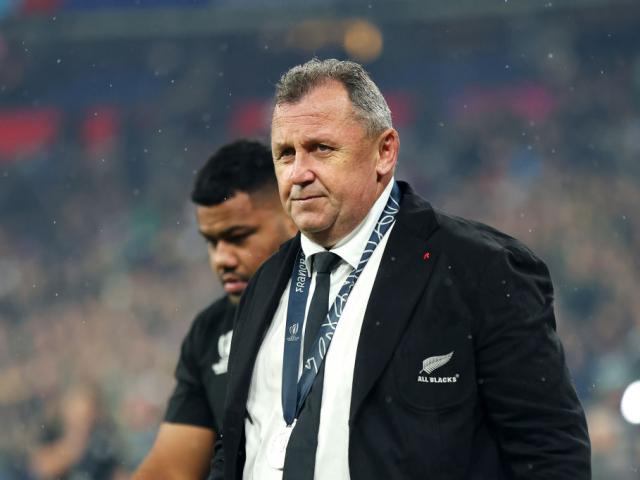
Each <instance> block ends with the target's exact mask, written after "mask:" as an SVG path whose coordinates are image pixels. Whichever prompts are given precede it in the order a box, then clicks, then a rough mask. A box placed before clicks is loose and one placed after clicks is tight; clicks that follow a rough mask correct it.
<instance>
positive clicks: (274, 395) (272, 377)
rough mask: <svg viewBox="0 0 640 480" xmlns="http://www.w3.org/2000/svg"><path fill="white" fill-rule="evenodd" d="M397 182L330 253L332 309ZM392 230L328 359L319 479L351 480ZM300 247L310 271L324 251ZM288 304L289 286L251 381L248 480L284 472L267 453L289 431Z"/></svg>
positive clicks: (276, 479)
mask: <svg viewBox="0 0 640 480" xmlns="http://www.w3.org/2000/svg"><path fill="white" fill-rule="evenodd" d="M393 183H394V180H393V179H392V180H391V182H389V185H387V187H386V188H385V190H384V191H383V192H382V194H381V195H380V197H379V198H378V199H377V200H376V202H375V203H374V205H373V207H372V208H371V210H370V211H369V213H368V214H367V216H366V217H365V218H364V220H363V221H362V222H361V223H360V225H358V227H356V228H355V229H354V230H353V231H352V232H351V233H350V234H349V235H347V236H346V237H345V238H343V239H342V240H341V241H340V242H338V244H336V246H335V247H333V248H332V249H331V252H333V253H335V254H336V255H338V256H340V258H341V261H340V262H339V264H338V266H337V267H336V268H335V269H334V270H333V272H332V273H331V287H330V290H329V304H330V305H331V304H333V300H334V299H335V297H336V295H337V294H338V291H339V290H340V288H341V287H342V284H343V283H344V281H345V280H346V279H347V276H348V275H349V274H350V273H351V271H352V270H354V269H355V268H356V266H357V264H358V262H359V261H360V257H361V255H362V252H363V250H364V248H365V245H366V243H367V241H368V240H369V237H370V236H371V232H373V229H374V227H375V226H376V223H377V222H378V219H379V217H380V215H381V213H382V211H383V210H384V207H385V205H386V203H387V200H388V199H389V195H390V194H391V189H392V187H393ZM392 229H393V226H392V227H391V228H390V229H389V230H388V231H387V233H386V234H385V236H384V237H383V238H382V240H381V241H380V244H379V245H378V247H377V248H376V250H375V251H374V253H373V255H372V256H371V258H370V259H369V262H368V263H367V266H366V267H365V268H364V270H363V271H362V273H361V274H360V278H359V279H358V281H357V282H356V284H355V286H354V287H353V289H352V291H351V295H350V296H349V300H348V301H347V304H346V306H345V308H344V310H343V313H342V316H341V318H340V322H339V323H338V326H337V327H336V330H335V332H334V335H333V340H332V341H331V345H330V347H329V351H328V353H327V355H326V357H325V359H324V361H325V362H326V365H325V372H324V385H323V391H322V407H321V410H320V425H319V430H318V448H317V451H316V466H315V479H316V480H342V479H344V480H348V479H349V425H348V421H349V408H350V405H351V387H352V383H353V370H354V366H355V359H356V350H357V347H358V339H359V338H360V329H361V327H362V321H363V319H364V314H365V311H366V308H367V303H368V302H369V295H370V294H371V289H372V288H373V283H374V281H375V278H376V274H377V272H378V268H379V266H380V260H381V259H382V254H383V252H384V249H385V246H386V244H387V239H388V238H389V235H390V233H391V230H392ZM301 244H302V250H303V251H304V254H305V256H306V262H307V268H308V269H309V271H311V267H312V264H313V260H312V257H313V255H314V254H315V253H318V252H322V251H325V249H324V248H323V247H322V246H321V245H318V244H316V243H314V242H313V241H312V240H310V239H309V238H307V237H306V236H305V235H304V234H303V235H302V236H301ZM314 289H315V273H314V274H313V276H312V279H311V285H310V288H309V297H308V299H307V306H306V312H308V309H309V305H310V303H311V298H312V297H313V291H314ZM288 299H289V283H287V287H286V289H285V290H284V292H283V293H282V296H281V297H280V303H279V304H278V308H277V310H276V312H275V314H274V316H273V321H272V322H271V325H270V327H269V329H268V330H267V333H266V335H265V337H264V340H263V342H262V345H261V347H260V350H259V351H258V355H257V357H256V363H255V367H254V369H253V374H252V377H251V385H250V387H249V395H248V398H247V413H248V417H247V419H246V420H245V437H246V446H245V450H246V455H247V456H246V462H245V466H244V472H243V479H244V480H281V479H282V470H277V469H274V468H272V467H271V466H270V465H269V463H268V461H267V449H268V448H269V445H270V441H271V438H272V437H273V436H274V435H276V434H277V433H278V432H281V431H282V429H283V428H285V427H286V423H285V421H284V417H283V413H282V400H281V399H282V390H281V389H282V355H283V350H284V337H285V324H286V317H287V304H288ZM305 317H306V313H305ZM300 356H301V359H300V365H299V373H298V376H300V375H301V373H302V349H301V353H300ZM294 428H295V426H294Z"/></svg>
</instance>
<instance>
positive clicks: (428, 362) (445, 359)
mask: <svg viewBox="0 0 640 480" xmlns="http://www.w3.org/2000/svg"><path fill="white" fill-rule="evenodd" d="M451 357H453V352H449V353H447V354H446V355H436V356H435V357H429V358H425V359H424V360H423V361H422V370H420V373H422V372H425V373H426V374H427V375H430V374H432V373H433V372H434V371H435V370H437V369H438V368H440V367H442V366H444V365H446V364H447V363H449V360H451Z"/></svg>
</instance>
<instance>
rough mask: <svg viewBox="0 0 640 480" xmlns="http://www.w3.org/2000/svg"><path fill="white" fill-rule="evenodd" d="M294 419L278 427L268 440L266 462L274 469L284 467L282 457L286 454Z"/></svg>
mask: <svg viewBox="0 0 640 480" xmlns="http://www.w3.org/2000/svg"><path fill="white" fill-rule="evenodd" d="M295 424H296V421H295V420H294V422H293V423H292V424H291V425H287V426H285V427H282V428H280V429H279V430H278V431H277V432H276V433H275V434H274V435H273V436H272V437H271V439H270V440H269V446H268V448H267V462H268V463H269V466H270V467H271V468H274V469H276V470H282V469H284V459H285V457H286V454H287V445H288V444H289V438H290V437H291V432H293V427H294V426H295Z"/></svg>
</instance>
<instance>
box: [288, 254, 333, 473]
mask: <svg viewBox="0 0 640 480" xmlns="http://www.w3.org/2000/svg"><path fill="white" fill-rule="evenodd" d="M339 260H340V257H339V256H338V255H336V254H335V253H331V252H321V253H316V254H315V255H314V256H313V270H314V271H315V272H316V287H315V290H314V291H313V297H312V298H311V305H309V313H308V314H307V321H306V327H305V333H304V355H303V359H305V358H307V356H309V350H310V349H311V347H312V345H313V341H314V340H315V339H316V337H317V336H318V331H319V330H320V326H321V325H322V323H323V322H324V320H325V318H326V316H327V312H328V310H329V288H330V286H331V281H330V280H331V279H330V277H331V271H332V270H333V268H334V267H335V266H336V265H337V263H338V261H339ZM303 361H304V360H303ZM323 381H324V362H322V366H321V367H320V370H319V371H318V375H317V376H316V379H315V381H314V382H313V387H311V391H310V392H309V396H308V397H307V400H306V401H305V403H304V406H303V407H302V410H301V411H300V415H299V417H298V421H297V422H296V426H295V428H294V429H293V432H292V434H291V438H290V440H289V445H288V446H287V454H286V457H285V463H284V471H283V472H282V479H283V480H313V472H314V469H315V463H316V448H317V446H318V427H319V425H320V406H321V403H322V383H323Z"/></svg>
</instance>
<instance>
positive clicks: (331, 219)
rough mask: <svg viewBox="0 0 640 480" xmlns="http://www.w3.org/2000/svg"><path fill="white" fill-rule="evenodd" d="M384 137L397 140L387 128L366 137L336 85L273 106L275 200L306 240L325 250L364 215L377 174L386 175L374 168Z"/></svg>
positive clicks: (344, 93) (374, 193) (374, 195)
mask: <svg viewBox="0 0 640 480" xmlns="http://www.w3.org/2000/svg"><path fill="white" fill-rule="evenodd" d="M390 132H391V133H390ZM385 135H387V136H388V135H392V136H393V138H394V139H395V140H397V134H396V133H395V130H393V129H389V131H387V132H385V133H383V134H381V135H380V136H376V137H371V136H368V135H367V134H366V130H365V127H364V124H363V122H362V120H360V119H358V118H357V117H355V115H354V107H353V106H352V104H351V101H350V100H349V96H348V93H347V91H346V89H345V88H344V87H343V86H342V84H340V83H338V82H333V81H331V82H327V83H324V84H322V85H320V86H318V87H316V88H314V89H313V90H311V91H310V92H309V93H307V94H306V95H305V96H304V97H303V98H302V99H300V100H299V101H297V102H296V103H292V104H282V105H277V106H276V108H275V110H274V113H273V119H272V124H271V144H272V151H273V157H274V164H275V171H276V177H277V178H278V188H279V190H280V201H281V202H282V205H283V206H284V208H285V210H286V212H287V213H288V214H289V215H290V216H291V218H292V219H293V221H294V223H295V224H296V225H297V227H298V228H299V229H300V230H301V231H302V232H304V233H305V234H306V235H307V236H309V237H310V238H311V239H312V240H314V241H316V242H318V243H320V244H321V245H323V246H325V247H331V246H332V245H334V244H335V243H336V242H337V241H339V240H340V239H341V238H343V237H344V236H346V235H347V234H348V233H349V232H351V230H353V229H354V228H355V227H356V226H357V225H358V224H359V223H360V222H361V221H362V219H363V218H364V217H365V216H366V214H367V212H368V211H369V209H370V208H371V206H372V205H373V203H374V202H375V199H376V198H377V196H378V194H379V193H380V192H381V190H380V189H379V186H380V183H379V179H380V175H382V174H385V175H386V174H388V173H389V171H390V170H389V168H388V165H387V164H386V163H385V164H384V166H383V167H384V168H383V170H384V172H383V171H382V170H381V168H380V167H381V165H382V163H384V162H382V163H381V162H380V150H379V149H380V146H381V145H382V143H381V142H384V138H386V137H385ZM394 158H395V157H394Z"/></svg>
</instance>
